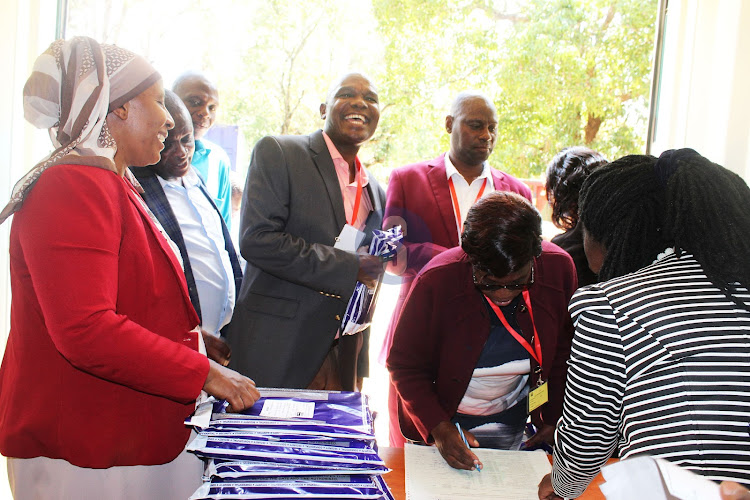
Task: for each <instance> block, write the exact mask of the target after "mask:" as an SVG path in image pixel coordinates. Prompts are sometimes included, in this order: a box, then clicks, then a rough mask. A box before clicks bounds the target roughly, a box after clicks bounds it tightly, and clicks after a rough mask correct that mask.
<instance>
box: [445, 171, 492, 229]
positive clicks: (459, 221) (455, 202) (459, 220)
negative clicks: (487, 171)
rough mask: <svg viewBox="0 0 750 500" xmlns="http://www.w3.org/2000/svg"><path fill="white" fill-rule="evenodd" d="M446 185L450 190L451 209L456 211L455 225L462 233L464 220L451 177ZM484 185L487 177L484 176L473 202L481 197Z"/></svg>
mask: <svg viewBox="0 0 750 500" xmlns="http://www.w3.org/2000/svg"><path fill="white" fill-rule="evenodd" d="M448 187H449V188H450V190H451V200H453V210H455V212H456V226H457V227H458V232H459V233H462V232H463V231H464V220H463V219H462V218H461V208H460V207H459V206H458V196H456V188H455V187H454V186H453V179H448ZM485 187H487V177H485V178H484V182H483V183H482V187H481V188H480V189H479V194H477V198H476V199H475V200H474V203H476V202H477V200H478V199H479V198H481V197H482V194H483V193H484V188H485Z"/></svg>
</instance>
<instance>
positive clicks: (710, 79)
mask: <svg viewBox="0 0 750 500" xmlns="http://www.w3.org/2000/svg"><path fill="white" fill-rule="evenodd" d="M666 23H667V25H666V35H665V40H664V60H663V68H662V75H661V91H660V97H659V103H658V110H657V115H656V120H657V121H656V130H655V135H654V141H653V142H652V145H651V151H652V154H655V155H658V154H659V153H661V152H662V151H664V150H666V149H671V148H680V147H691V148H693V149H695V150H696V151H698V152H699V153H701V154H702V155H704V156H706V157H707V158H709V159H711V160H712V161H714V162H716V163H718V164H720V165H723V166H725V167H727V168H729V169H731V170H733V171H735V172H736V173H738V174H739V175H741V176H743V177H744V178H745V179H746V180H747V179H750V59H749V58H748V57H750V56H749V55H750V31H749V30H747V27H748V26H750V1H746V0H670V1H669V7H668V13H667V20H666Z"/></svg>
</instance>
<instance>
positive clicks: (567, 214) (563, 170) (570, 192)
mask: <svg viewBox="0 0 750 500" xmlns="http://www.w3.org/2000/svg"><path fill="white" fill-rule="evenodd" d="M606 164H607V159H606V158H604V156H602V155H601V153H598V152H596V151H594V150H593V149H589V148H584V147H582V146H573V147H570V148H565V149H563V150H562V151H560V152H559V153H557V154H556V155H555V157H554V158H552V161H551V162H550V163H549V166H547V185H546V191H547V201H548V202H549V203H550V205H551V207H552V222H553V223H554V224H555V226H557V227H559V228H560V229H564V230H565V231H568V230H570V229H573V228H574V227H575V226H576V224H577V223H578V193H579V191H580V190H581V186H582V185H583V181H585V180H586V178H587V177H588V176H589V175H590V174H591V172H593V171H594V170H596V169H597V168H599V167H601V166H602V165H606Z"/></svg>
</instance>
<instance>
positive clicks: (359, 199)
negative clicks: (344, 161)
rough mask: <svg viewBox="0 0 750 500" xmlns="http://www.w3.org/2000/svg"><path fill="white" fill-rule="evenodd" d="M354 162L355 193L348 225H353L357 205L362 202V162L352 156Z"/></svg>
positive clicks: (357, 208) (356, 213) (357, 210)
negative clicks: (355, 176)
mask: <svg viewBox="0 0 750 500" xmlns="http://www.w3.org/2000/svg"><path fill="white" fill-rule="evenodd" d="M354 164H355V165H356V166H357V174H356V175H357V194H355V195H354V207H353V208H352V220H351V221H349V225H350V226H354V223H355V222H357V215H359V205H360V203H361V202H362V164H361V163H360V162H359V158H357V157H356V156H355V157H354Z"/></svg>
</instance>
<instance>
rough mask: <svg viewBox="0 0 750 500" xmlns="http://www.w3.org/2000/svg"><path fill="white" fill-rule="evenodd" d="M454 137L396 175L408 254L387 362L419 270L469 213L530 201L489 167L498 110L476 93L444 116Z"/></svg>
mask: <svg viewBox="0 0 750 500" xmlns="http://www.w3.org/2000/svg"><path fill="white" fill-rule="evenodd" d="M445 130H446V131H447V132H448V133H449V134H450V136H451V142H450V151H448V152H447V153H443V154H441V155H440V156H438V157H437V158H435V159H434V160H430V161H423V162H420V163H415V164H413V165H406V166H404V167H400V168H397V169H395V170H393V172H391V177H390V181H389V183H388V199H387V201H386V209H385V225H386V226H387V227H392V226H395V225H401V227H402V229H403V231H404V247H405V250H406V253H405V254H403V253H402V254H400V255H399V258H398V259H397V261H396V262H395V263H394V264H395V265H394V266H393V267H392V268H389V271H390V272H394V273H395V274H400V275H401V276H402V279H403V281H402V285H401V292H400V294H399V298H398V302H397V303H396V307H395V309H394V311H393V316H392V317H391V322H390V324H389V325H388V330H387V332H386V335H385V340H384V342H383V346H382V349H381V352H380V361H381V363H382V362H385V358H386V356H387V355H388V351H389V349H390V347H391V342H392V340H391V339H392V338H393V332H394V330H395V328H396V323H397V321H398V317H399V314H400V312H401V308H402V307H403V304H404V300H405V299H406V296H407V295H408V294H409V290H410V289H411V284H412V281H413V280H414V278H415V276H416V275H417V273H419V271H420V270H421V269H422V268H423V267H424V266H425V265H426V264H427V263H428V262H429V261H430V259H432V258H433V257H435V256H436V255H437V254H439V253H441V252H443V251H445V250H447V249H448V248H453V247H455V246H457V245H458V244H459V243H460V234H461V230H462V226H463V221H464V218H465V217H466V213H467V212H468V210H469V208H470V207H471V206H472V205H473V204H474V203H475V202H476V201H477V200H478V199H479V198H481V197H482V196H485V195H487V194H489V193H491V192H493V191H512V192H515V193H518V194H520V195H522V196H524V197H525V198H527V199H529V200H530V199H531V191H530V190H529V188H528V187H527V186H526V185H525V184H523V183H522V182H521V181H519V180H518V179H516V178H515V177H512V176H510V175H508V174H506V173H503V172H501V171H499V170H495V169H492V168H490V165H489V163H488V162H487V159H488V158H489V156H490V153H492V149H493V148H494V147H495V139H496V138H497V111H496V110H495V105H494V104H493V103H492V101H491V100H490V99H489V98H488V97H486V96H485V95H483V94H480V93H477V92H461V93H460V94H458V96H456V98H455V100H454V101H453V104H452V105H451V109H450V113H449V114H448V116H446V117H445ZM388 408H389V411H388V413H389V420H390V444H391V446H403V444H404V438H403V436H402V435H401V432H400V430H399V427H398V418H397V413H396V410H397V400H396V395H395V392H394V391H393V386H391V390H390V392H389V397H388Z"/></svg>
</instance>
